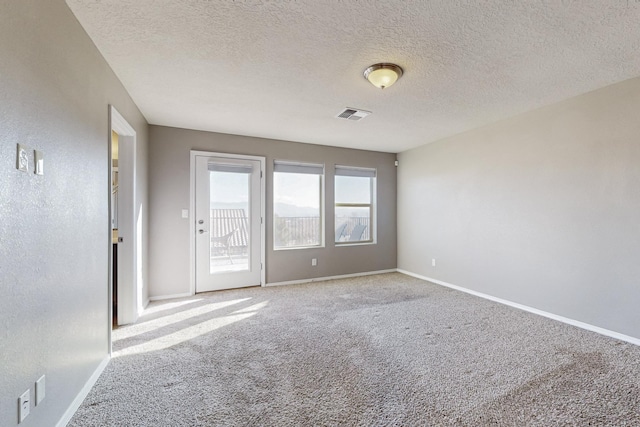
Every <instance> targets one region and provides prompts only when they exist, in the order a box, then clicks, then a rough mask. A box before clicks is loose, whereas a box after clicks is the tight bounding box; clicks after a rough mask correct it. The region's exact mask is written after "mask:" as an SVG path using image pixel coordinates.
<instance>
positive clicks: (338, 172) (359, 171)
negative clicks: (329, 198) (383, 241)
mask: <svg viewBox="0 0 640 427" xmlns="http://www.w3.org/2000/svg"><path fill="white" fill-rule="evenodd" d="M338 176H351V177H362V178H369V196H370V197H369V203H342V202H337V201H336V185H337V180H336V179H335V178H336V177H338ZM377 178H378V170H377V169H376V168H364V167H358V166H346V165H335V169H334V183H333V191H334V193H333V199H334V200H333V206H334V211H333V220H334V229H335V225H336V221H335V220H336V208H369V239H367V240H356V241H335V230H334V244H335V246H336V247H339V246H355V245H374V244H377V243H378V242H377V234H378V233H377V228H378V227H377V212H376V210H377V206H378V204H377V196H376V192H377Z"/></svg>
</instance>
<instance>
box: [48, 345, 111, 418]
mask: <svg viewBox="0 0 640 427" xmlns="http://www.w3.org/2000/svg"><path fill="white" fill-rule="evenodd" d="M109 360H111V357H109V356H106V357H105V358H104V359H102V362H100V364H99V365H98V367H97V368H96V370H95V371H93V374H91V376H90V377H89V379H88V380H87V382H86V383H85V384H84V386H83V387H82V389H81V390H80V392H79V393H78V394H77V395H76V397H75V399H73V402H71V405H69V407H68V408H67V410H66V411H64V414H62V417H61V418H60V421H58V422H57V423H56V427H65V426H66V425H67V424H68V423H69V421H71V418H73V415H74V414H75V413H76V411H77V410H78V408H79V407H80V405H82V402H83V401H84V399H85V398H86V397H87V395H88V394H89V392H90V391H91V389H92V388H93V386H94V384H95V383H96V381H98V378H100V375H101V374H102V371H104V368H106V367H107V365H108V364H109Z"/></svg>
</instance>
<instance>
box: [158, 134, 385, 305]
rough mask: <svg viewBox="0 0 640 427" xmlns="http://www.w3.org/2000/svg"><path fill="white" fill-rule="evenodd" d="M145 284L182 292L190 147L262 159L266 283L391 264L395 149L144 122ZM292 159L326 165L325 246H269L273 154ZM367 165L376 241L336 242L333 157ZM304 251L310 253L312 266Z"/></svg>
mask: <svg viewBox="0 0 640 427" xmlns="http://www.w3.org/2000/svg"><path fill="white" fill-rule="evenodd" d="M150 141H151V142H150V144H151V145H150V148H151V149H150V156H149V161H150V171H149V173H150V175H149V180H150V188H149V191H150V193H149V195H150V209H151V222H150V236H151V241H150V248H151V250H150V257H151V258H150V289H151V296H165V295H176V294H181V293H187V292H189V220H186V219H182V218H181V216H180V214H181V210H182V209H187V208H189V153H190V150H202V151H214V152H223V153H236V154H248V155H257V156H265V157H266V159H267V171H266V179H267V181H266V187H267V194H266V198H267V203H266V210H267V219H266V221H267V222H266V229H267V242H266V243H267V252H266V263H267V266H266V267H267V268H266V275H267V283H275V282H283V281H289V280H300V279H309V278H314V277H326V276H334V275H341V274H350V273H360V272H367V271H376V270H385V269H393V268H395V267H396V168H395V165H394V161H395V154H389V153H378V152H373V151H361V150H349V149H344V148H334V147H325V146H319V145H311V144H300V143H294V142H285V141H276V140H270V139H261V138H251V137H243V136H236V135H226V134H217V133H208V132H200V131H192V130H184V129H176V128H169V127H162V126H150ZM275 159H280V160H298V161H303V162H312V163H324V164H325V165H326V167H325V168H326V171H327V172H326V175H325V187H326V191H325V196H326V199H325V200H326V210H325V212H326V229H327V230H329V231H328V232H327V242H326V247H324V248H316V249H298V250H286V251H274V250H273V238H272V237H273V235H272V232H271V231H272V223H273V214H272V213H273V186H272V179H271V176H272V171H273V161H274V160H275ZM335 164H343V165H349V166H363V167H374V168H377V170H378V178H377V185H378V209H377V214H378V243H377V244H375V245H362V246H351V247H339V248H336V247H335V245H334V243H333V239H332V238H331V236H332V234H333V233H332V232H331V231H330V230H333V204H332V203H333V202H332V201H333V165H335ZM311 258H317V259H318V265H317V266H316V267H312V266H311Z"/></svg>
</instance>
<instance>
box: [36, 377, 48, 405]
mask: <svg viewBox="0 0 640 427" xmlns="http://www.w3.org/2000/svg"><path fill="white" fill-rule="evenodd" d="M45 394H46V392H45V377H44V375H43V376H41V377H40V378H38V381H36V406H38V405H39V404H40V403H42V401H43V400H44V396H45Z"/></svg>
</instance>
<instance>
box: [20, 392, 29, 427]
mask: <svg viewBox="0 0 640 427" xmlns="http://www.w3.org/2000/svg"><path fill="white" fill-rule="evenodd" d="M30 412H31V390H30V389H27V391H25V392H24V393H22V395H21V396H20V397H19V398H18V424H20V423H21V422H23V421H24V419H25V418H27V415H29V413H30Z"/></svg>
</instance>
